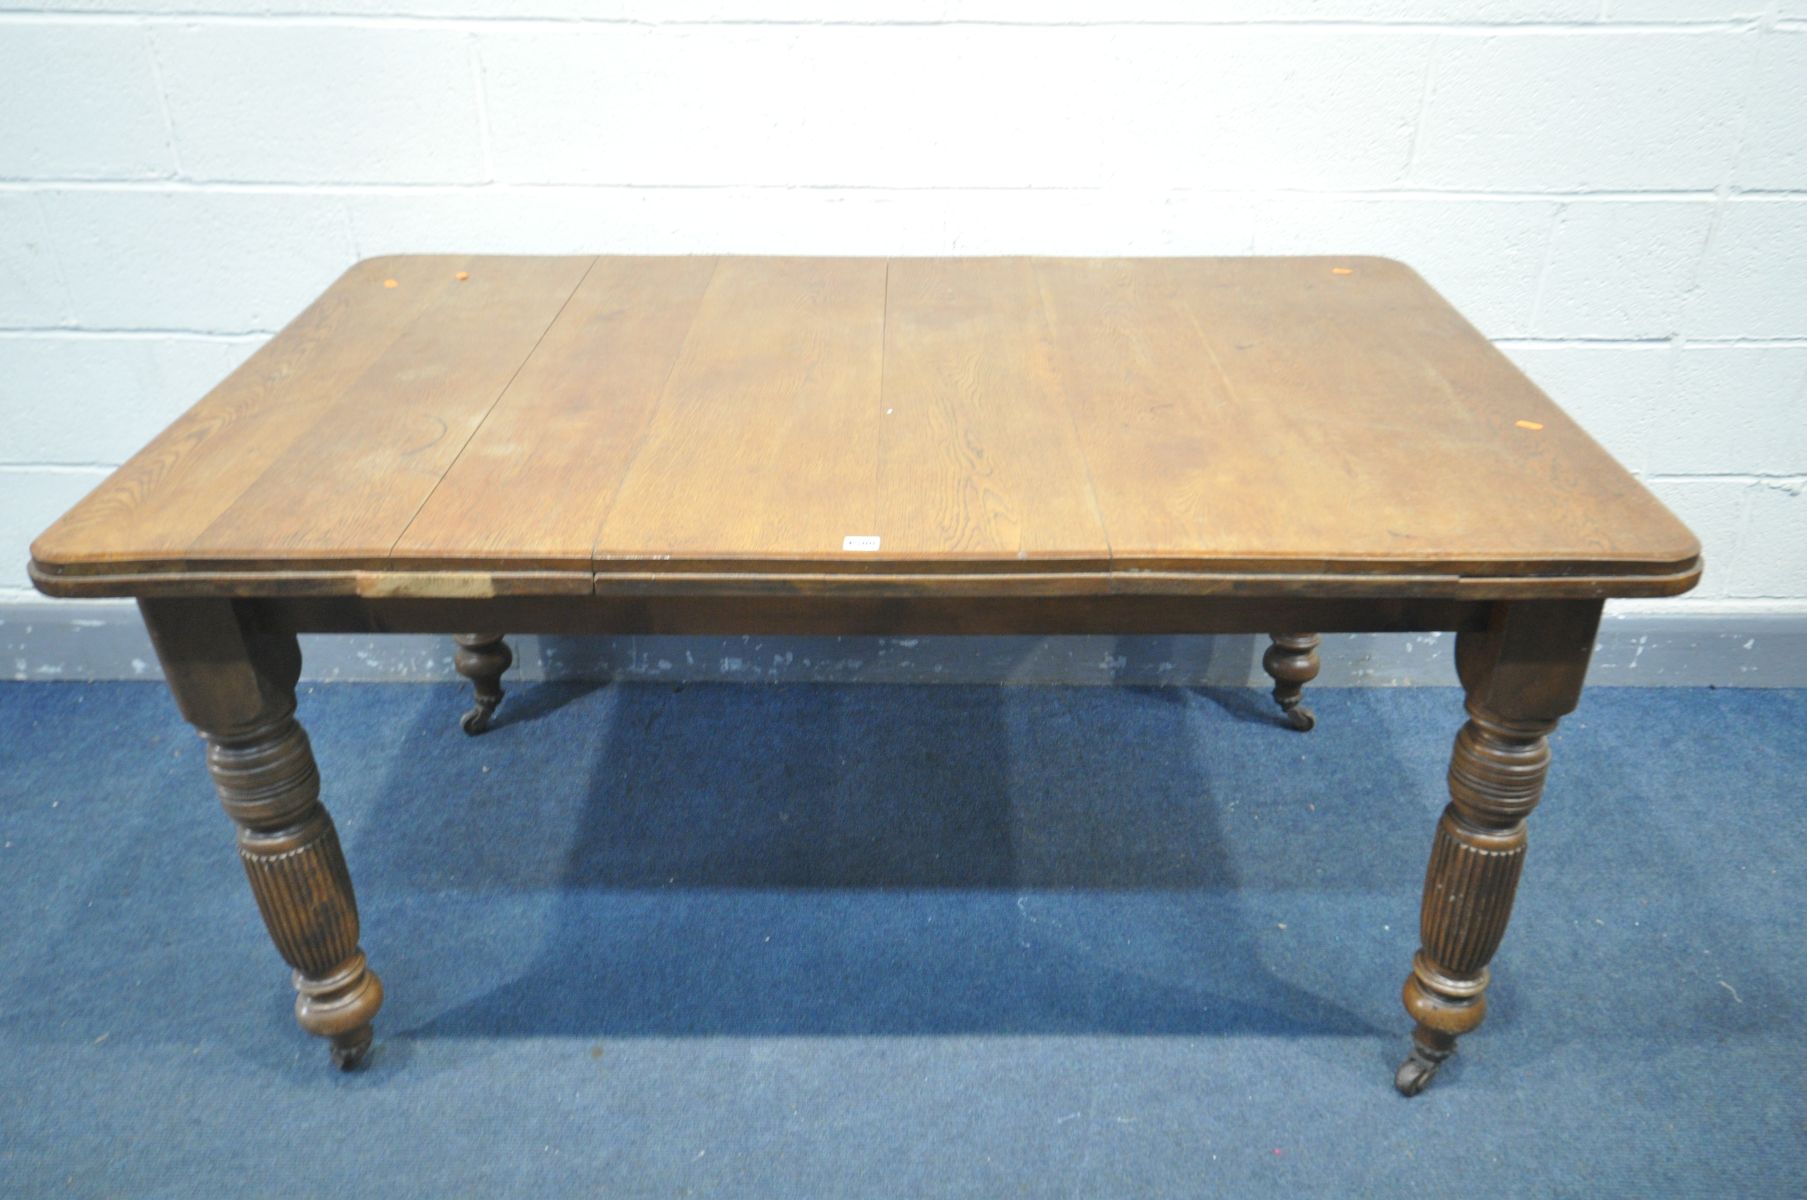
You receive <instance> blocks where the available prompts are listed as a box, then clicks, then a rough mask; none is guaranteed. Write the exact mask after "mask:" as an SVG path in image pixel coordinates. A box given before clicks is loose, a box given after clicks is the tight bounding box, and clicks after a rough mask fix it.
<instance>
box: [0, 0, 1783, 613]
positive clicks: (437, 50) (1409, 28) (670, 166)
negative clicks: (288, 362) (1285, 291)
mask: <svg viewBox="0 0 1807 1200" xmlns="http://www.w3.org/2000/svg"><path fill="white" fill-rule="evenodd" d="M449 249H464V250H480V251H497V252H508V251H534V252H544V253H556V252H578V251H617V252H628V253H632V252H661V253H671V252H689V251H698V252H711V251H738V252H746V253H755V252H763V251H789V252H801V253H824V254H840V253H865V254H882V253H899V254H912V253H951V252H964V253H979V254H985V253H1044V254H1070V253H1078V254H1088V253H1099V254H1103V253H1125V254H1240V253H1264V254H1286V253H1308V252H1312V253H1315V252H1335V253H1374V254H1386V255H1392V256H1396V257H1400V258H1403V259H1406V260H1407V261H1409V262H1411V263H1413V264H1414V265H1415V266H1417V267H1418V268H1419V269H1420V270H1421V271H1423V272H1424V273H1425V275H1426V276H1428V277H1429V279H1430V280H1431V281H1432V282H1433V283H1434V284H1435V285H1436V286H1437V287H1438V288H1440V289H1442V290H1443V291H1444V293H1445V294H1447V295H1448V296H1450V297H1451V298H1452V299H1453V300H1455V301H1456V302H1457V303H1458V304H1459V305H1460V306H1461V307H1462V308H1463V309H1464V310H1465V311H1466V312H1467V313H1468V314H1469V315H1470V316H1471V317H1472V318H1473V319H1474V320H1475V321H1476V323H1477V324H1479V325H1480V326H1481V328H1482V329H1483V330H1485V331H1486V332H1487V333H1488V335H1489V336H1491V337H1493V338H1495V339H1496V340H1497V341H1498V342H1499V344H1500V345H1501V346H1502V347H1503V348H1504V349H1505V350H1506V351H1507V352H1508V353H1509V354H1511V355H1512V357H1513V358H1515V359H1516V360H1517V361H1518V362H1519V363H1520V364H1521V365H1522V366H1523V367H1524V369H1525V370H1526V371H1527V372H1529V373H1530V374H1531V376H1532V377H1533V378H1535V379H1536V380H1538V381H1539V382H1540V383H1541V384H1543V385H1544V386H1545V387H1546V388H1547V389H1548V390H1549V391H1551V392H1552V393H1553V394H1554V395H1555V396H1556V397H1557V398H1558V399H1559V400H1560V401H1561V402H1562V403H1563V404H1565V405H1566V406H1568V407H1569V409H1570V410H1571V411H1572V412H1574V413H1575V414H1576V415H1577V416H1578V417H1579V418H1580V420H1581V421H1582V422H1583V423H1584V424H1585V425H1586V426H1587V427H1588V428H1589V429H1590V430H1592V431H1593V432H1594V433H1595V435H1596V436H1598V437H1599V438H1600V439H1601V440H1602V441H1603V442H1605V444H1606V445H1607V446H1608V447H1609V448H1611V449H1612V450H1613V451H1614V452H1615V453H1616V454H1618V455H1619V457H1620V458H1621V459H1622V460H1623V461H1624V462H1625V463H1626V464H1627V465H1629V466H1630V467H1631V468H1633V469H1634V470H1636V471H1638V472H1639V473H1641V474H1642V475H1643V477H1644V478H1645V479H1647V480H1648V481H1649V483H1650V485H1651V486H1652V487H1653V488H1654V489H1655V490H1656V491H1657V493H1658V494H1660V495H1661V496H1662V497H1663V498H1664V499H1665V500H1666V501H1667V502H1668V503H1669V504H1670V505H1672V506H1673V507H1674V508H1675V509H1676V511H1677V512H1679V513H1680V514H1681V515H1682V517H1683V518H1684V519H1686V520H1687V521H1689V522H1690V523H1692V524H1693V525H1694V527H1695V528H1696V529H1697V530H1698V531H1699V533H1700V534H1701V536H1702V537H1703V538H1704V540H1705V541H1706V544H1707V550H1708V558H1709V569H1708V572H1707V576H1706V579H1705V582H1704V584H1703V586H1702V587H1701V589H1700V590H1699V591H1698V592H1697V593H1695V594H1694V596H1693V597H1691V598H1690V599H1688V600H1687V601H1685V602H1683V603H1684V605H1686V606H1691V607H1692V608H1694V609H1696V610H1753V609H1754V610H1763V611H1797V612H1798V611H1803V610H1807V0H1450V2H1447V3H1435V2H1433V0H1275V2H1273V3H1267V4H1262V3H1258V2H1257V3H1246V2H1237V3H1231V2H1229V0H1193V2H1190V3H1183V2H1181V0H1113V2H1108V3H1079V2H1077V0H1042V2H1039V3H1038V2H1035V0H927V2H923V3H907V2H905V0H768V2H766V3H746V4H736V3H732V2H730V0H674V2H670V3H655V2H654V0H519V2H516V3H504V2H503V0H252V2H247V3H242V4H232V3H226V2H224V0H137V2H135V3H134V2H131V0H70V2H67V3H60V4H53V3H38V4H33V3H30V2H29V0H0V603H8V602H19V601H23V600H26V599H29V598H31V596H32V595H33V594H32V593H30V592H29V591H28V590H27V585H26V581H25V575H24V559H25V556H26V547H27V544H28V542H29V540H30V538H31V537H32V536H33V535H34V534H35V533H36V532H37V531H38V530H39V529H40V528H41V527H42V526H43V525H44V524H46V523H47V522H49V521H50V520H51V519H52V518H53V517H54V516H55V515H56V514H57V513H58V512H59V511H60V510H61V509H62V508H63V507H64V506H66V505H68V504H69V503H71V502H72V501H74V500H75V499H76V498H77V497H79V496H80V495H81V494H82V493H83V492H84V491H86V490H87V489H88V488H90V487H91V486H93V485H94V483H95V482H96V481H98V479H99V478H100V477H101V476H102V475H103V474H104V473H105V472H106V471H107V469H108V468H109V467H111V466H113V465H115V464H117V463H118V462H120V461H121V460H122V458H123V457H124V456H126V455H127V454H129V453H130V452H131V451H132V450H133V449H134V448H136V447H137V445H138V444H140V443H141V442H142V441H143V440H144V439H145V438H147V437H148V436H149V435H150V434H152V433H153V432H154V431H155V430H156V429H158V428H159V427H161V426H162V425H163V424H164V423H165V422H167V421H168V420H169V419H171V418H172V417H174V416H175V415H176V414H177V413H178V412H180V411H181V410H182V409H183V408H185V407H186V406H187V405H188V404H189V403H191V402H192V401H193V400H194V399H196V398H197V397H198V396H199V395H200V394H201V393H202V392H203V391H204V390H205V389H206V388H207V387H208V386H210V385H211V384H212V383H214V382H215V381H217V380H218V379H219V378H220V377H222V376H223V375H224V374H225V373H226V372H227V371H229V370H230V369H231V368H232V367H233V366H234V365H235V364H237V363H238V362H240V361H242V360H243V359H244V358H245V357H246V356H247V355H248V354H249V353H250V352H251V351H252V350H253V349H254V348H255V347H256V346H257V345H258V344H259V342H260V341H261V340H262V339H264V338H265V337H267V336H268V335H269V334H270V333H271V332H272V331H274V330H275V329H277V328H278V327H280V326H281V325H282V324H283V323H284V322H285V321H286V320H287V319H288V318H289V317H291V316H292V315H293V314H294V313H295V312H297V311H298V310H299V309H300V307H301V306H302V305H303V304H304V303H305V302H306V301H307V300H308V299H309V298H310V297H311V296H312V295H313V294H314V293H315V292H316V291H317V290H318V289H319V288H321V287H323V286H324V285H325V284H326V283H327V282H328V281H330V280H331V279H332V278H333V277H334V276H335V275H336V274H338V272H340V271H341V270H342V269H343V268H344V267H345V266H346V265H348V264H349V263H350V262H352V261H353V260H354V259H356V258H359V257H361V256H365V255H372V254H382V253H389V252H398V251H429V250H449ZM1624 607H1625V608H1632V607H1634V606H1632V605H1626V606H1624ZM1668 607H1669V611H1675V606H1673V605H1669V606H1668Z"/></svg>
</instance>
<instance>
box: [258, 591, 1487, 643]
mask: <svg viewBox="0 0 1807 1200" xmlns="http://www.w3.org/2000/svg"><path fill="white" fill-rule="evenodd" d="M232 603H234V604H236V605H239V606H241V607H242V608H244V609H246V610H248V613H247V615H248V616H249V617H250V619H251V620H252V622H253V623H255V624H256V625H258V626H261V627H263V628H266V629H269V630H272V631H275V632H283V633H467V632H470V631H473V630H491V631H501V632H506V633H533V634H539V633H548V634H695V635H732V634H760V635H782V634H808V635H831V636H832V635H866V636H895V635H902V636H917V635H933V634H984V635H999V634H1028V635H1036V636H1055V635H1078V634H1181V633H1205V634H1210V633H1274V632H1280V631H1309V632H1312V633H1413V632H1432V631H1446V632H1461V631H1463V630H1479V629H1484V628H1486V627H1487V623H1488V621H1489V619H1490V614H1491V613H1492V612H1493V610H1494V609H1495V608H1496V607H1497V606H1498V605H1499V604H1500V603H1501V602H1497V601H1485V600H1449V599H1435V598H1424V599H1415V598H1408V597H1402V598H1376V597H1359V598H1358V597H1338V598H1299V597H1252V596H1210V597H1204V596H1143V595H1104V596H1024V597H958V598H955V597H941V598H935V597H903V596H897V597H870V596H840V597H837V596H722V595H705V596H656V597H618V596H609V597H605V596H497V597H489V598H482V599H443V600H442V599H415V598H387V599H372V598H366V597H358V596H308V597H268V598H260V599H244V600H237V601H233V602H232Z"/></svg>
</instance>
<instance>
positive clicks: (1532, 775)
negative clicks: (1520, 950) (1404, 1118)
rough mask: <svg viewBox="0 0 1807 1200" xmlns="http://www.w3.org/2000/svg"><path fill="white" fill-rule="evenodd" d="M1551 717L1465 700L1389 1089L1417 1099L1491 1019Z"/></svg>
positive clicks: (1545, 768)
mask: <svg viewBox="0 0 1807 1200" xmlns="http://www.w3.org/2000/svg"><path fill="white" fill-rule="evenodd" d="M1554 728H1556V722H1555V720H1542V721H1531V720H1521V721H1510V720H1507V719H1505V718H1503V717H1499V716H1496V715H1494V714H1492V713H1490V712H1488V711H1487V710H1486V709H1484V708H1482V707H1480V706H1479V705H1478V704H1477V703H1476V702H1475V701H1474V700H1473V699H1472V698H1471V699H1470V700H1469V703H1468V723H1467V724H1466V725H1464V726H1463V727H1462V731H1461V732H1460V733H1458V734H1457V735H1456V745H1455V751H1454V753H1453V754H1452V755H1451V758H1450V764H1449V795H1450V802H1449V806H1448V807H1447V808H1445V809H1444V810H1443V817H1442V819H1441V820H1439V821H1438V822H1437V833H1436V837H1435V840H1434V841H1433V843H1432V845H1431V860H1430V866H1429V867H1428V868H1427V869H1426V871H1425V877H1424V906H1423V908H1422V910H1421V911H1420V913H1419V936H1420V948H1419V950H1418V953H1417V954H1416V955H1415V956H1414V957H1413V959H1412V973H1411V974H1410V975H1408V976H1407V977H1406V981H1405V993H1404V1000H1405V1007H1406V1011H1407V1012H1408V1013H1410V1014H1411V1015H1412V1019H1413V1020H1414V1021H1416V1022H1417V1028H1416V1029H1415V1030H1414V1031H1413V1033H1412V1053H1411V1056H1410V1057H1409V1058H1407V1059H1406V1061H1405V1063H1404V1064H1403V1065H1402V1066H1401V1067H1400V1068H1399V1073H1398V1075H1397V1076H1396V1077H1395V1078H1394V1083H1395V1084H1396V1085H1397V1086H1398V1088H1399V1090H1400V1091H1401V1092H1403V1093H1405V1094H1406V1095H1408V1096H1415V1095H1417V1094H1418V1093H1419V1092H1421V1091H1423V1090H1424V1088H1425V1087H1426V1086H1427V1085H1428V1084H1429V1083H1430V1081H1431V1078H1432V1077H1433V1076H1434V1075H1435V1074H1436V1073H1437V1068H1438V1067H1440V1066H1442V1065H1443V1061H1444V1060H1445V1059H1447V1058H1448V1057H1449V1056H1450V1055H1451V1054H1453V1053H1454V1052H1455V1048H1456V1039H1457V1038H1458V1037H1460V1036H1461V1035H1462V1034H1465V1033H1469V1032H1472V1031H1473V1030H1474V1029H1475V1028H1476V1027H1478V1026H1479V1025H1480V1024H1481V1021H1482V1019H1483V1018H1484V1017H1485V1016H1486V1015H1487V997H1486V990H1487V981H1488V976H1487V964H1488V962H1489V961H1490V960H1491V959H1492V958H1493V955H1494V952H1495V951H1496V950H1498V949H1499V945H1500V939H1501V938H1502V937H1504V936H1505V933H1506V922H1507V921H1508V920H1509V919H1510V918H1511V916H1512V900H1513V896H1514V895H1515V894H1516V892H1517V890H1518V877H1519V873H1520V872H1521V871H1522V870H1523V869H1524V863H1525V817H1526V816H1527V815H1528V814H1529V813H1530V812H1531V810H1532V809H1533V808H1536V807H1537V802H1538V800H1539V798H1541V796H1542V795H1543V785H1544V777H1545V775H1546V774H1547V773H1548V771H1549V766H1550V747H1549V742H1548V741H1547V740H1546V737H1547V735H1548V734H1549V732H1550V731H1551V730H1552V729H1554Z"/></svg>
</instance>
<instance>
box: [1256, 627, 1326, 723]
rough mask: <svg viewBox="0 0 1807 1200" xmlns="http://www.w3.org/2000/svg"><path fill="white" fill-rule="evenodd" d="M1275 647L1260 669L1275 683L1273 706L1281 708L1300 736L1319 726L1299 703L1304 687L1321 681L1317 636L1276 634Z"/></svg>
mask: <svg viewBox="0 0 1807 1200" xmlns="http://www.w3.org/2000/svg"><path fill="white" fill-rule="evenodd" d="M1268 636H1269V637H1270V638H1272V639H1273V643H1274V644H1273V645H1271V646H1269V647H1268V648H1267V653H1266V654H1263V655H1262V656H1261V668H1262V670H1264V671H1266V672H1267V673H1268V674H1269V675H1270V676H1272V677H1273V680H1274V703H1276V704H1278V705H1279V706H1280V712H1281V714H1282V715H1284V716H1285V717H1286V719H1287V721H1288V722H1290V723H1291V725H1292V727H1293V728H1294V729H1297V730H1299V731H1301V732H1304V731H1307V730H1309V729H1311V727H1312V726H1314V725H1316V724H1317V723H1318V719H1317V718H1316V717H1315V716H1313V715H1312V712H1311V710H1310V709H1309V708H1306V707H1305V706H1304V705H1302V704H1300V703H1299V700H1300V697H1301V696H1302V695H1303V693H1304V691H1305V685H1306V684H1308V683H1310V682H1311V681H1312V680H1314V679H1316V678H1317V677H1318V635H1317V634H1315V633H1274V634H1269V635H1268Z"/></svg>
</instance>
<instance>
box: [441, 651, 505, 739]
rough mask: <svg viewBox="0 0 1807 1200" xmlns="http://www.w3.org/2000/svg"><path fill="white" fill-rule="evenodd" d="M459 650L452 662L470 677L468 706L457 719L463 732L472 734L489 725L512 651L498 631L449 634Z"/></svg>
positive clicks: (461, 673)
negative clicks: (460, 717) (470, 697)
mask: <svg viewBox="0 0 1807 1200" xmlns="http://www.w3.org/2000/svg"><path fill="white" fill-rule="evenodd" d="M452 640H453V641H455V642H457V643H458V653H457V654H456V655H455V656H454V657H453V659H452V662H453V664H454V665H455V666H456V667H457V668H458V673H459V674H460V675H462V676H464V677H465V678H466V679H468V680H470V681H471V696H472V700H473V704H472V707H471V710H470V711H469V712H467V713H465V714H464V716H463V718H462V719H460V720H459V722H458V723H459V725H460V726H462V727H463V729H464V732H466V733H468V734H470V735H471V736H472V737H475V736H476V735H477V734H479V733H482V732H483V731H484V730H485V729H488V728H489V723H490V718H492V717H493V716H495V713H496V707H497V705H499V704H501V703H502V696H503V695H504V693H503V691H502V673H503V672H505V671H507V670H508V668H509V667H511V666H513V665H514V651H512V650H510V649H509V648H508V643H507V642H505V641H503V640H502V635H501V634H499V633H460V634H456V635H454V636H453V638H452Z"/></svg>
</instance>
